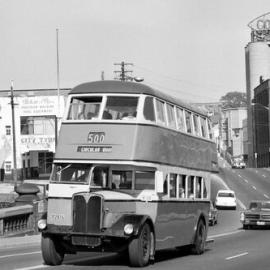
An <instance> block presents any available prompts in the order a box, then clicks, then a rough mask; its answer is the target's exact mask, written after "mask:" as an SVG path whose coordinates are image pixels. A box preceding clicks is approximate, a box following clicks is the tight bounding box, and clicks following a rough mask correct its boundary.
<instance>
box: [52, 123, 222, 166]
mask: <svg viewBox="0 0 270 270" xmlns="http://www.w3.org/2000/svg"><path fill="white" fill-rule="evenodd" d="M91 134H92V135H93V134H94V136H95V134H104V136H103V137H102V140H99V137H98V136H97V140H96V141H95V140H93V136H92V135H91ZM55 158H56V159H73V160H76V159H77V160H136V161H145V162H156V163H163V164H167V165H172V166H181V167H186V168H193V169H196V170H208V171H216V169H217V168H216V167H215V165H217V156H216V149H215V144H214V143H212V142H209V141H206V140H203V139H199V138H196V137H193V136H189V135H187V134H183V133H180V132H176V131H172V130H169V129H166V128H161V127H157V126H150V125H136V124H132V125H131V124H130V125H129V124H115V123H112V124H110V123H108V124H101V123H96V124H94V123H91V124H79V123H78V124H75V123H63V124H62V127H61V131H60V136H59V143H58V146H57V151H56V156H55Z"/></svg>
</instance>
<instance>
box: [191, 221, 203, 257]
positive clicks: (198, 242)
mask: <svg viewBox="0 0 270 270" xmlns="http://www.w3.org/2000/svg"><path fill="white" fill-rule="evenodd" d="M205 240H206V226H205V224H204V222H203V221H202V220H201V219H200V220H199V223H198V226H197V230H196V234H195V238H194V244H193V245H192V249H191V252H192V253H193V254H196V255H199V254H202V253H203V252H204V249H205Z"/></svg>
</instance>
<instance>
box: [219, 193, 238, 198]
mask: <svg viewBox="0 0 270 270" xmlns="http://www.w3.org/2000/svg"><path fill="white" fill-rule="evenodd" d="M218 197H229V198H234V194H233V193H225V192H221V193H218Z"/></svg>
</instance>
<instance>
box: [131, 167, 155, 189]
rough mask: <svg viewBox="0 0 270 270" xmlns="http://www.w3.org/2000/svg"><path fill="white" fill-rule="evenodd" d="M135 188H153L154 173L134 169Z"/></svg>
mask: <svg viewBox="0 0 270 270" xmlns="http://www.w3.org/2000/svg"><path fill="white" fill-rule="evenodd" d="M135 189H136V190H144V189H155V173H154V172H145V171H136V173H135Z"/></svg>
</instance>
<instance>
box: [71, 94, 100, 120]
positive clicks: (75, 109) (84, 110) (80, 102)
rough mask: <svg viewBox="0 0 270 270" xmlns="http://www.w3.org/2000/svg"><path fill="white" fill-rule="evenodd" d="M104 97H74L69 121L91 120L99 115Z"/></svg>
mask: <svg viewBox="0 0 270 270" xmlns="http://www.w3.org/2000/svg"><path fill="white" fill-rule="evenodd" d="M101 102H102V97H98V96H91V97H89V96H88V97H76V98H75V97H74V98H72V100H71V103H70V108H69V113H68V118H67V119H68V120H90V119H93V118H97V117H98V115H99V109H100V104H101Z"/></svg>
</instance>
